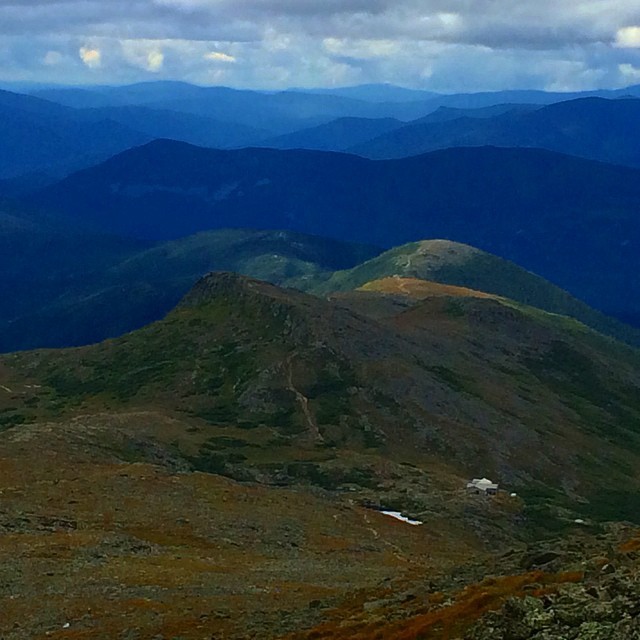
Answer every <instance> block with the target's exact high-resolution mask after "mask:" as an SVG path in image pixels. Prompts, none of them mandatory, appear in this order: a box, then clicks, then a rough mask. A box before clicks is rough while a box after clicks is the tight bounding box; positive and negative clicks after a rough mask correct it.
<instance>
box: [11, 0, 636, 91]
mask: <svg viewBox="0 0 640 640" xmlns="http://www.w3.org/2000/svg"><path fill="white" fill-rule="evenodd" d="M634 25H636V26H634ZM0 54H1V55H0V62H1V63H2V64H1V65H0V79H2V78H9V77H11V78H16V77H21V76H22V77H24V78H29V79H31V80H33V79H40V80H43V81H55V80H58V81H62V82H79V83H82V82H85V81H95V79H96V73H95V70H96V69H98V68H99V69H100V81H101V82H130V81H136V80H140V79H145V78H149V77H151V74H153V76H154V77H162V78H173V79H186V80H191V81H195V82H206V83H212V82H224V83H225V84H229V85H232V86H253V87H264V88H279V87H284V86H287V85H293V86H312V85H316V86H319V85H322V84H326V85H331V84H336V83H353V82H395V83H398V84H405V85H415V86H422V87H425V88H430V89H434V90H440V91H457V90H465V91H472V90H482V89H496V88H505V87H515V86H518V87H534V88H550V87H554V88H578V87H579V88H591V87H595V86H612V87H613V86H620V85H621V84H622V83H624V82H625V78H626V79H627V80H628V79H629V78H631V77H633V73H631V72H630V71H629V70H630V69H637V68H639V67H640V2H639V0H563V1H562V2H559V1H558V0H106V1H105V0H63V1H60V2H54V1H53V0H21V1H20V2H18V0H0ZM56 54H59V56H58V55H56ZM625 70H626V72H625Z"/></svg>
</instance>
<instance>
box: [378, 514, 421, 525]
mask: <svg viewBox="0 0 640 640" xmlns="http://www.w3.org/2000/svg"><path fill="white" fill-rule="evenodd" d="M382 513H383V514H384V515H385V516H391V517H392V518H395V519H396V520H400V521H401V522H406V523H407V524H412V525H414V526H418V525H421V524H424V522H420V520H412V519H411V518H407V517H406V516H403V515H402V514H401V513H400V512H399V511H382Z"/></svg>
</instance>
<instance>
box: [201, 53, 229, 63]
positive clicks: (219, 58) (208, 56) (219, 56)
mask: <svg viewBox="0 0 640 640" xmlns="http://www.w3.org/2000/svg"><path fill="white" fill-rule="evenodd" d="M204 59H205V60H210V61H211V62H235V61H236V59H235V57H234V56H230V55H229V54H227V53H223V52H222V51H209V52H207V53H205V54H204Z"/></svg>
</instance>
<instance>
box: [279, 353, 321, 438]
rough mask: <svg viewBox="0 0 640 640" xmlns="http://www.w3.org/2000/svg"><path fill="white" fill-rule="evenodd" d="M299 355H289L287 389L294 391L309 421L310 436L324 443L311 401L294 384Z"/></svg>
mask: <svg viewBox="0 0 640 640" xmlns="http://www.w3.org/2000/svg"><path fill="white" fill-rule="evenodd" d="M296 355H297V353H296V352H295V351H294V352H293V353H292V354H291V355H289V356H288V357H287V359H286V365H287V389H288V390H289V391H292V392H293V393H294V394H295V396H296V400H297V401H298V404H299V405H300V408H301V409H302V413H303V414H304V417H305V420H306V421H307V428H308V431H309V434H310V435H311V437H312V438H313V439H314V441H315V442H324V438H323V437H322V434H321V433H320V429H319V428H318V423H317V422H316V420H315V418H314V416H313V414H312V413H311V410H310V409H309V399H308V398H307V397H306V396H305V395H303V394H302V393H301V392H300V391H299V390H298V389H296V387H295V385H294V384H293V359H294V358H295V357H296Z"/></svg>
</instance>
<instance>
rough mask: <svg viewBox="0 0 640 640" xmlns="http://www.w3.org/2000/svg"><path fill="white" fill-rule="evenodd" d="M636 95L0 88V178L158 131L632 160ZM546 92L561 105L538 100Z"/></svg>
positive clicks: (358, 146) (41, 176)
mask: <svg viewBox="0 0 640 640" xmlns="http://www.w3.org/2000/svg"><path fill="white" fill-rule="evenodd" d="M21 88H22V90H23V91H24V90H25V88H24V87H21ZM27 90H28V89H27ZM633 96H636V97H640V87H628V88H626V89H624V90H619V91H595V92H585V93H576V94H563V93H546V92H535V91H533V92H531V91H506V92H494V93H485V94H469V95H438V94H433V93H430V92H424V91H417V90H411V89H403V88H400V87H393V86H391V85H363V86H360V87H346V88H338V89H332V90H291V91H282V92H264V91H246V90H237V89H230V88H226V87H198V86H195V85H190V84H187V83H182V82H148V83H140V84H136V85H128V86H122V87H85V88H64V87H57V88H56V87H54V88H42V89H38V88H33V89H32V95H25V94H19V93H15V92H11V91H1V92H0V134H1V135H2V137H3V142H4V144H3V146H2V148H0V180H2V179H8V178H11V179H18V181H19V182H18V184H19V187H18V188H17V189H16V190H15V191H16V192H19V191H23V190H25V189H28V188H29V187H30V186H31V187H32V188H36V187H37V186H39V185H41V184H42V183H43V181H45V180H47V179H49V180H51V179H55V178H59V177H61V176H63V175H66V174H68V173H70V172H73V171H75V170H78V169H81V168H84V167H88V166H91V165H93V164H96V163H98V162H100V161H102V160H104V159H106V158H107V157H109V156H111V155H114V154H116V153H118V152H120V151H123V150H126V149H129V148H131V147H134V146H138V145H140V144H143V143H144V142H147V141H149V140H151V139H158V138H167V139H173V140H179V141H183V142H188V143H191V144H196V145H200V146H207V147H213V148H238V147H246V146H261V147H274V148H307V149H322V150H327V151H348V152H351V153H357V154H361V155H364V156H368V157H375V158H393V157H403V156H407V155H417V154H419V153H423V152H425V151H429V150H433V149H438V148H445V147H451V146H470V145H480V146H481V145H487V144H493V145H498V146H526V147H542V148H548V149H551V150H556V151H560V152H564V153H570V154H576V155H580V156H584V157H589V158H593V159H597V160H603V161H610V162H618V163H622V164H632V165H637V164H638V158H637V153H636V151H635V147H634V145H633V144H632V142H630V140H632V139H633V135H635V134H633V131H635V130H633V131H632V132H631V133H632V134H633V135H627V136H625V135H624V134H625V125H626V123H629V124H628V126H630V127H632V129H633V127H634V126H635V124H634V123H635V122H636V121H637V119H638V118H637V114H636V111H637V100H633ZM605 98H607V100H605ZM622 98H626V99H625V100H623V99H622ZM555 103H561V104H566V106H565V107H562V108H560V109H559V110H553V109H549V108H541V107H544V106H545V105H552V104H555ZM574 103H575V104H574ZM623 103H629V104H627V105H626V106H625V105H624V104H623ZM634 103H635V105H634ZM607 125H611V128H610V129H609V128H608V127H607ZM30 175H32V176H33V177H32V178H30Z"/></svg>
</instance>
